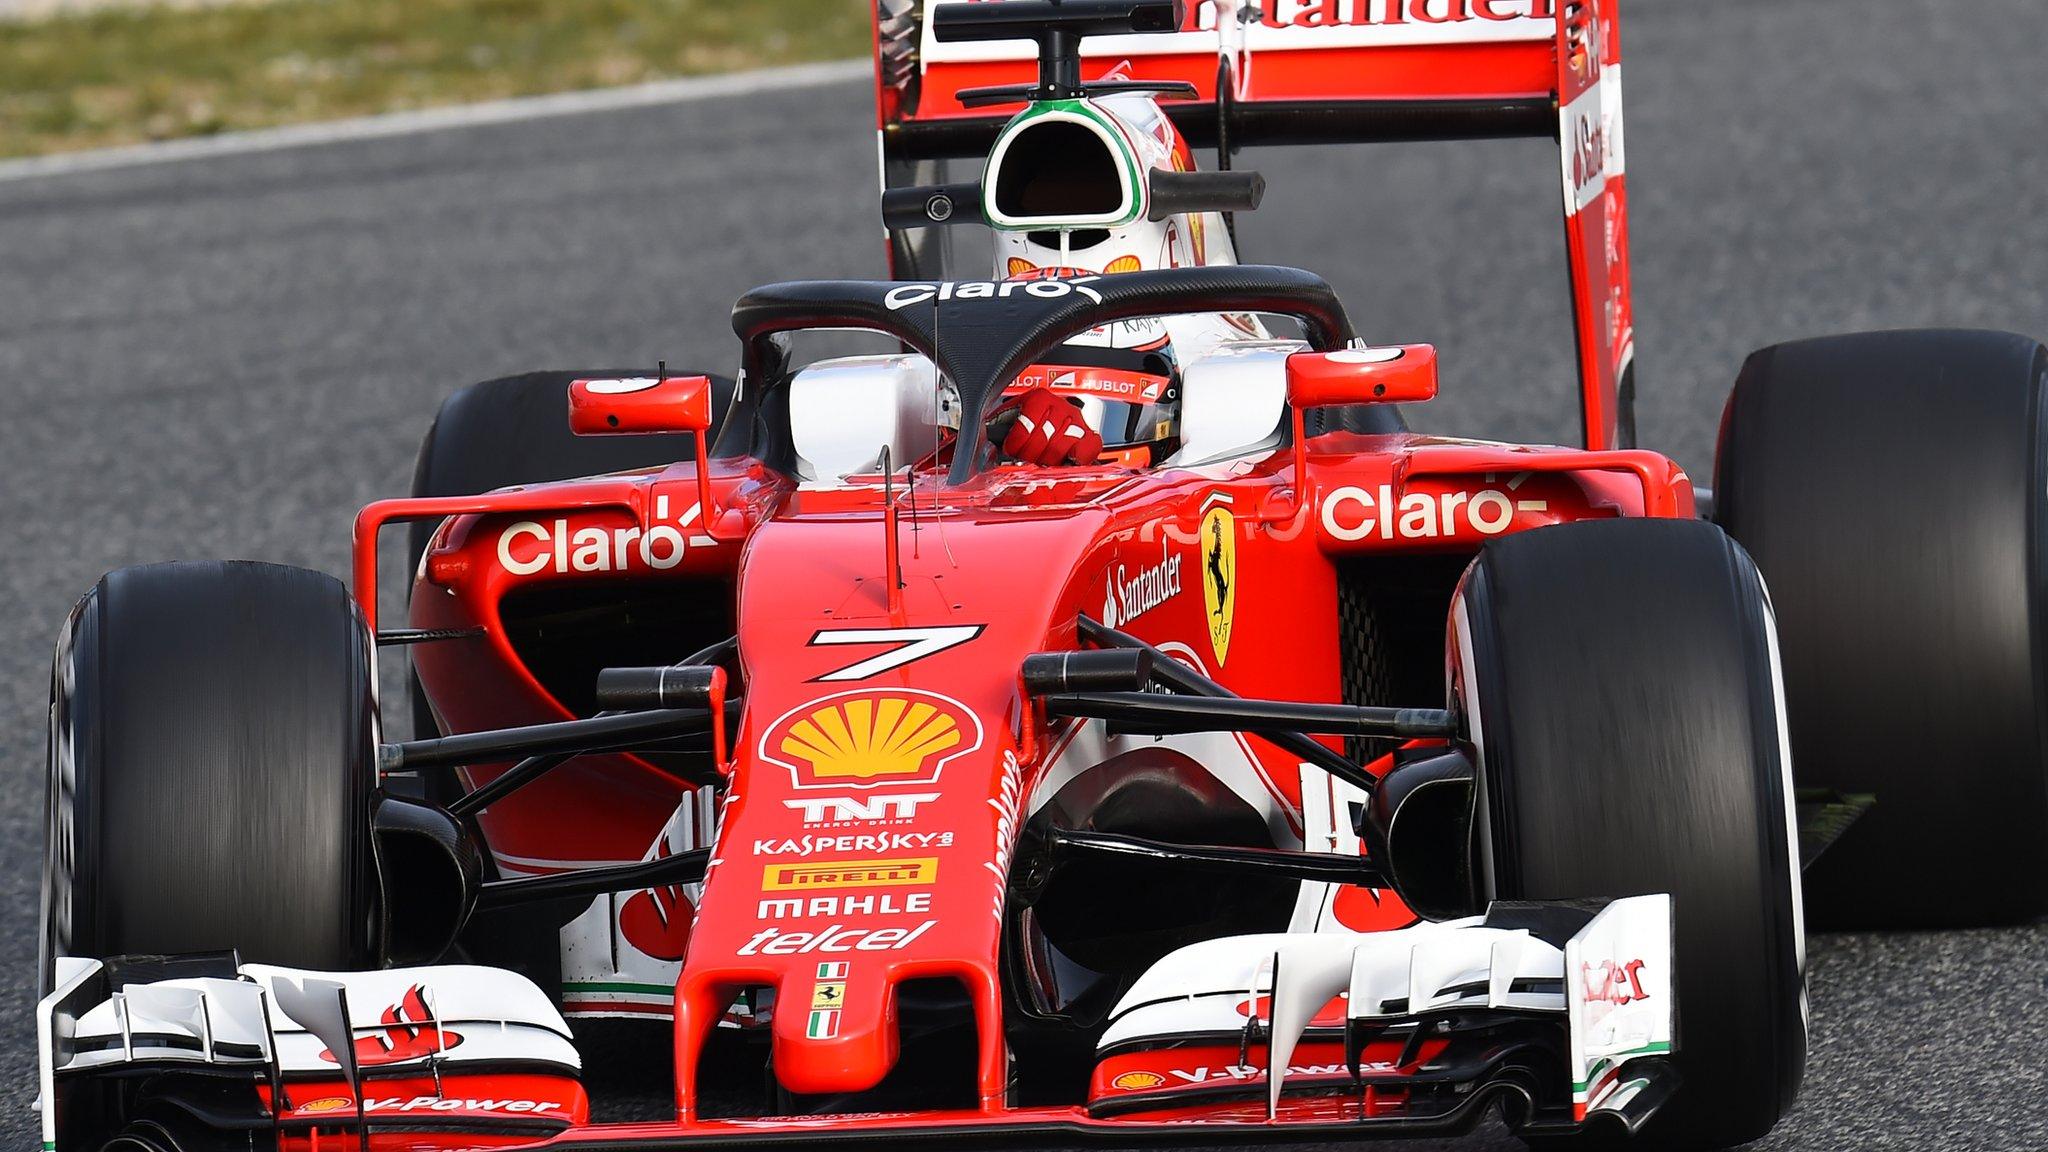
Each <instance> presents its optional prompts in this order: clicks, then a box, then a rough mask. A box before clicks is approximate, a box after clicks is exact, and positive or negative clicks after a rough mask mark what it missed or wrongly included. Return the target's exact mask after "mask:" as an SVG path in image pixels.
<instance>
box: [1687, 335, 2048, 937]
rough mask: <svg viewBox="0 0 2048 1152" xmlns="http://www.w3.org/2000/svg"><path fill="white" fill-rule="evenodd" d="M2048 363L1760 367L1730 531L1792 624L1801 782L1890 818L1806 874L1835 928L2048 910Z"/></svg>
mask: <svg viewBox="0 0 2048 1152" xmlns="http://www.w3.org/2000/svg"><path fill="white" fill-rule="evenodd" d="M2044 393H2048V348H2043V347H2042V345H2041V344H2040V343H2039V342H2037V341H2034V340H2029V339H2026V338H2024V337H2020V336H2012V335H2007V334H2005V333H2000V332H1973V331H1949V330H1936V331H1904V332H1875V333H1866V334H1861V335H1853V336H1837V337H1830V338H1826V339H1819V340H1803V341H1799V342H1797V343H1792V344H1780V345H1778V346H1776V347H1773V348H1766V349H1764V350H1763V351H1761V352H1757V353H1756V354H1754V355H1752V356H1751V357H1750V358H1749V360H1748V362H1747V363H1746V364H1744V366H1743V369H1742V374H1741V376H1740V378H1739V379H1737V381H1736V383H1735V389H1734V391H1733V393H1732V394H1731V395H1730V396H1729V399H1728V407H1727V411H1726V414H1725V415H1724V416H1723V418H1722V425H1721V443H1720V447H1719V451H1718V452H1717V454H1716V456H1717V459H1716V467H1715V505H1716V509H1715V518H1716V520H1718V521H1719V523H1720V524H1721V526H1722V527H1724V528H1726V529H1727V530H1728V532H1729V534H1730V535H1732V536H1734V537H1735V538H1736V539H1737V540H1739V541H1741V542H1742V545H1743V547H1745V548H1747V549H1748V550H1749V552H1750V554H1751V555H1752V556H1754V557H1756V562H1757V565H1758V566H1759V567H1760V568H1762V569H1763V573H1764V578H1765V579H1766V580H1768V581H1770V585H1771V594H1772V597H1773V598H1774V600H1775V601H1776V604H1777V608H1778V623H1779V628H1780V631H1781V635H1782V637H1783V642H1784V652H1785V693H1786V699H1787V701H1788V704H1789V707H1790V712H1791V729H1792V763H1793V766H1794V769H1795V774H1796V776H1797V779H1798V781H1799V784H1800V785H1801V786H1802V787H1815V788H1825V789H1829V790H1832V791H1835V792H1840V793H1846V794H1862V795H1869V796H1871V797H1873V798H1874V804H1873V805H1872V807H1871V808H1870V809H1869V810H1868V811H1867V812H1865V813H1864V814H1863V815H1862V817H1861V818H1859V819H1858V820H1857V821H1856V822H1855V823H1853V824H1851V825H1850V826H1849V827H1848V829H1847V831H1846V832H1844V833H1843V834H1842V836H1841V838H1840V840H1838V841H1837V842H1836V843H1835V844H1834V845H1832V846H1831V847H1829V848H1828V849H1827V850H1826V851H1825V852H1823V853H1822V854H1821V856H1820V857H1819V859H1817V860H1816V861H1815V862H1814V864H1813V867H1812V869H1811V870H1810V871H1809V872H1808V874H1807V882H1806V898H1807V908H1808V911H1809V913H1810V915H1811V916H1812V919H1813V921H1814V923H1815V924H1816V925H1821V926H1826V927H1841V928H1849V927H1858V928H1916V927H1918V928H1926V927H1962V926H1970V925H1988V924H1999V923H2014V922H2021V921H2026V920H2030V919H2033V918H2035V917H2038V916H2040V915H2042V914H2043V913H2048V741H2044V735H2043V734H2044V731H2048V655H2044V653H2048V621H2044V619H2043V615H2044V612H2048V596H2044V592H2043V587H2042V582H2043V579H2044V566H2043V555H2044V548H2048V443H2044V423H2043V421H2044V419H2048V406H2044V404H2043V397H2044Z"/></svg>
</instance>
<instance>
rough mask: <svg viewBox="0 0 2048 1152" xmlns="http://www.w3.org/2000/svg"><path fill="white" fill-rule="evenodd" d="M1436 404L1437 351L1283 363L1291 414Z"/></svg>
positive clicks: (1345, 354)
mask: <svg viewBox="0 0 2048 1152" xmlns="http://www.w3.org/2000/svg"><path fill="white" fill-rule="evenodd" d="M1435 398H1436V349H1435V348H1434V347H1432V346H1430V345H1428V344H1398V345H1393V346H1390V347H1386V348H1343V349H1339V350H1338V351H1335V352H1297V353H1295V354H1294V355H1292V356H1289V357H1288V358H1287V402H1288V403H1289V404H1291V405H1293V406H1294V408H1295V410H1296V411H1300V410H1303V409H1307V408H1327V407H1330V406H1332V405H1337V404H1420V403H1421V402H1423V401H1425V400H1433V399H1435Z"/></svg>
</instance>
